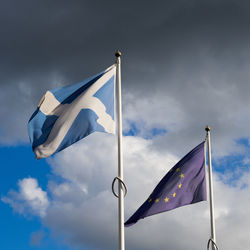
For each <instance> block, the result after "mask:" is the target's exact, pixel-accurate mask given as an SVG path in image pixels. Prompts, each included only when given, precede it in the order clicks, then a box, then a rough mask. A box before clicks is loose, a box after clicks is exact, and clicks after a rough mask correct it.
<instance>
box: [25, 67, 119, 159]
mask: <svg viewBox="0 0 250 250" xmlns="http://www.w3.org/2000/svg"><path fill="white" fill-rule="evenodd" d="M115 72H116V65H113V66H111V67H109V68H108V69H106V70H105V71H103V72H101V73H99V74H97V75H95V76H93V77H90V78H88V79H86V80H84V81H82V82H80V83H77V84H74V85H70V86H66V87H61V88H57V89H54V90H50V91H47V92H46V93H45V95H44V96H43V98H42V99H41V101H40V103H39V105H38V108H37V109H36V111H35V112H34V114H33V115H32V116H31V118H30V120H29V123H28V131H29V137H30V141H31V143H32V149H33V151H34V153H35V155H36V157H37V159H39V158H45V157H48V156H50V155H52V154H54V153H56V152H59V151H61V150H63V149H64V148H66V147H68V146H70V145H72V144H73V143H75V142H77V141H79V140H80V139H82V138H84V137H86V136H87V135H89V134H91V133H93V132H95V131H100V132H107V133H114V132H115V122H114V82H115Z"/></svg>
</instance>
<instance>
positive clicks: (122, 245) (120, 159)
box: [115, 50, 125, 250]
mask: <svg viewBox="0 0 250 250" xmlns="http://www.w3.org/2000/svg"><path fill="white" fill-rule="evenodd" d="M115 56H116V64H117V67H116V87H117V90H116V93H117V112H118V180H119V181H118V221H119V223H118V226H119V250H125V242H124V192H123V186H122V185H123V184H124V183H123V155H122V97H121V52H120V51H119V50H118V51H117V52H116V53H115Z"/></svg>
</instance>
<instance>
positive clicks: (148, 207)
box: [125, 142, 207, 226]
mask: <svg viewBox="0 0 250 250" xmlns="http://www.w3.org/2000/svg"><path fill="white" fill-rule="evenodd" d="M204 144H205V142H202V143H201V144H199V145H198V146H197V147H195V148H194V149H193V150H192V151H190V152H189V153H188V154H187V155H186V156H185V157H184V158H182V159H181V160H180V161H179V162H178V163H177V164H176V165H175V166H174V167H173V168H172V169H171V170H170V171H169V172H168V173H167V174H166V175H165V176H164V177H163V179H162V180H161V181H160V183H159V184H158V185H157V186H156V188H155V189H154V191H153V192H152V194H151V195H150V196H149V198H148V199H147V200H146V201H145V202H144V203H143V204H142V205H141V207H140V208H139V209H138V210H137V211H136V212H135V213H134V214H133V215H132V216H131V217H130V218H129V219H128V220H127V222H125V226H131V225H133V224H135V223H136V222H137V221H138V220H140V219H143V218H145V217H148V216H150V215H154V214H158V213H162V212H165V211H169V210H171V209H174V208H177V207H181V206H184V205H188V204H193V203H196V202H199V201H204V200H207V194H206V176H205V156H204Z"/></svg>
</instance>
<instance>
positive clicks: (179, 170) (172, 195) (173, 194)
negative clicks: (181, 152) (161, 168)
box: [148, 168, 184, 203]
mask: <svg viewBox="0 0 250 250" xmlns="http://www.w3.org/2000/svg"><path fill="white" fill-rule="evenodd" d="M172 171H173V169H170V171H169V172H172ZM175 172H176V173H180V174H179V177H180V179H181V180H183V178H184V174H183V173H181V169H180V168H177V169H176V170H175ZM181 187H182V181H180V182H179V184H178V189H177V190H176V191H175V192H174V193H172V194H170V195H169V197H167V196H166V197H164V199H163V200H164V202H165V203H168V202H169V201H170V199H174V198H175V197H176V195H177V191H178V190H179V189H181ZM151 195H152V194H151ZM151 195H150V197H149V199H148V202H152V201H153V199H152V198H151ZM159 201H160V198H156V199H154V201H153V202H154V203H158V202H159Z"/></svg>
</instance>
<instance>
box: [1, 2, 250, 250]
mask: <svg viewBox="0 0 250 250" xmlns="http://www.w3.org/2000/svg"><path fill="white" fill-rule="evenodd" d="M249 24H250V3H249V1H245V0H240V1H233V0H221V1H215V0H210V1H207V0H204V1H197V0H189V1H184V0H177V1H170V0H164V1H161V0H158V1H154V2H152V1H140V0H138V1H131V0H127V1H123V2H122V1H113V0H109V1H96V0H92V1H84V0H82V1H79V0H75V1H65V0H60V1H59V0H54V1H48V0H44V1H30V0H24V1H17V0H12V1H5V0H2V1H1V8H0V34H1V39H0V55H1V56H0V89H1V91H0V116H1V117H2V118H1V122H0V155H1V164H0V165H1V174H0V221H1V224H0V233H1V241H0V249H3V250H20V249H25V250H36V249H37V250H38V249H39V250H41V249H46V250H69V249H70V250H110V249H117V246H118V231H117V230H118V221H117V216H118V215H117V199H116V198H115V197H114V196H113V194H112V191H111V183H112V181H113V178H114V177H115V176H116V175H117V154H116V152H117V140H116V137H115V136H113V135H110V134H104V133H94V134H92V135H90V136H88V137H86V138H84V139H82V140H81V141H79V142H78V143H75V144H74V145H72V146H70V147H69V148H67V149H65V150H63V151H61V152H60V153H58V154H56V155H54V156H52V157H49V158H47V159H41V160H36V159H35V157H34V154H33V152H32V149H31V146H30V142H29V137H28V133H27V123H28V120H29V118H30V117H31V115H32V113H33V112H34V111H35V109H36V107H37V105H38V103H39V101H40V99H41V97H42V96H43V95H44V93H45V92H46V91H47V90H49V89H53V88H56V87H59V86H64V85H68V84H73V83H77V82H79V81H81V80H83V79H85V78H87V77H89V76H92V75H95V74H97V73H99V72H101V71H103V70H104V69H106V68H108V67H109V66H110V65H112V64H113V63H114V62H115V56H114V54H115V51H116V50H117V49H119V50H121V52H122V57H121V77H122V102H123V107H122V109H123V135H124V136H123V146H124V151H123V155H124V181H125V183H126V185H127V187H128V194H127V196H126V197H125V220H126V219H128V218H129V217H130V216H131V215H132V214H133V213H134V212H135V210H136V209H137V208H138V207H139V206H140V205H141V204H142V203H143V202H144V201H145V199H146V198H147V197H148V195H149V194H150V193H151V192H152V190H153V189H154V187H155V186H156V185H157V183H158V182H159V181H160V180H161V178H162V177H163V176H164V175H165V174H166V173H167V171H168V170H169V169H170V168H171V167H172V166H173V165H174V164H175V163H176V162H178V160H180V159H181V158H182V157H183V156H184V155H185V154H186V153H188V152H189V151H190V150H191V149H192V148H194V147H195V146H196V145H198V144H199V143H200V142H201V141H202V140H204V139H205V136H206V133H205V127H206V125H209V126H210V127H211V145H212V165H213V177H214V199H215V201H214V202H215V224H216V238H217V243H218V246H219V248H220V249H227V250H234V249H238V250H246V249H248V248H249V245H250V238H249V234H250V212H249V211H250V210H249V208H250V196H249V193H250V126H249V124H250V113H249V110H250V98H249V93H250V82H249V78H250V70H249V68H250V30H249ZM209 237H210V224H209V203H208V202H206V201H205V202H200V203H197V204H194V205H189V206H185V207H181V208H177V209H175V210H172V211H169V212H166V213H162V214H159V215H155V216H151V217H148V218H145V219H144V220H140V221H139V222H138V223H137V224H135V225H134V226H132V227H129V228H126V229H125V239H126V243H125V244H126V248H127V249H130V250H142V249H143V250H150V249H158V250H163V249H170V250H182V249H187V250H198V249H205V248H206V245H207V241H208V239H209Z"/></svg>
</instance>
